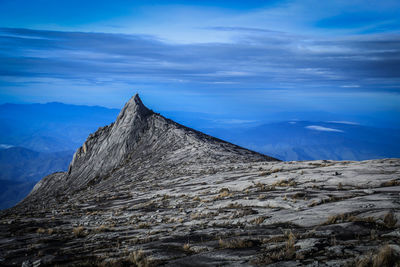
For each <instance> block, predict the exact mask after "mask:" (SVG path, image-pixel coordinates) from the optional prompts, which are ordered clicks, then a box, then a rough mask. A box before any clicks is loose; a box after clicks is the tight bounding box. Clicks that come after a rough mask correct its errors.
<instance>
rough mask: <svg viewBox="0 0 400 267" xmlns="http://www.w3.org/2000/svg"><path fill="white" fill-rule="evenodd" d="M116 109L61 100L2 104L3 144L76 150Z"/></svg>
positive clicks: (109, 121)
mask: <svg viewBox="0 0 400 267" xmlns="http://www.w3.org/2000/svg"><path fill="white" fill-rule="evenodd" d="M117 114H118V110H117V109H108V108H104V107H98V106H77V105H67V104H62V103H56V102H54V103H47V104H3V105H0V129H1V131H0V144H4V145H13V146H18V147H25V148H28V149H32V150H35V151H40V152H56V151H66V150H75V149H76V148H78V147H79V146H80V145H81V144H82V142H83V141H84V140H85V139H86V137H87V135H88V134H89V133H90V132H93V131H95V130H96V129H97V128H99V127H100V126H104V125H107V124H109V123H111V122H112V121H113V120H114V119H115V117H116V116H117Z"/></svg>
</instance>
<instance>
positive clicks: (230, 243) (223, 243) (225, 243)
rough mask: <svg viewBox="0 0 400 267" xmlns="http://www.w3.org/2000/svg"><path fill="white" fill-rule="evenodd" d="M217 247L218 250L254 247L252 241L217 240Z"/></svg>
mask: <svg viewBox="0 0 400 267" xmlns="http://www.w3.org/2000/svg"><path fill="white" fill-rule="evenodd" d="M218 243H219V247H220V248H231V249H240V248H251V247H253V246H254V242H253V241H252V240H245V239H228V240H224V239H219V242H218Z"/></svg>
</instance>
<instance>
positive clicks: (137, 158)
mask: <svg viewBox="0 0 400 267" xmlns="http://www.w3.org/2000/svg"><path fill="white" fill-rule="evenodd" d="M265 160H266V161H269V160H276V159H274V158H271V157H268V156H265V155H262V154H259V153H256V152H253V151H250V150H247V149H244V148H241V147H239V146H236V145H233V144H231V143H228V142H225V141H222V140H219V139H217V138H214V137H211V136H208V135H206V134H203V133H201V132H199V131H196V130H193V129H190V128H188V127H185V126H183V125H180V124H178V123H176V122H174V121H172V120H169V119H166V118H164V117H163V116H161V115H160V114H157V113H154V112H153V111H152V110H150V109H148V108H147V107H146V106H145V105H144V104H143V103H142V101H141V99H140V97H139V95H138V94H136V95H135V96H133V97H132V98H131V99H130V100H129V101H128V102H127V103H126V104H125V106H124V107H123V108H122V110H121V112H120V113H119V115H118V117H117V119H116V121H115V122H114V123H111V124H110V125H108V126H105V127H101V128H99V129H98V130H97V131H96V132H95V133H93V134H90V135H89V137H88V138H87V140H86V141H85V142H84V143H83V145H82V146H81V147H80V148H78V149H77V151H76V152H75V154H74V156H73V159H72V161H71V163H70V166H69V169H68V173H66V174H65V177H63V178H58V179H60V180H62V181H60V182H58V183H57V184H59V185H58V186H57V188H53V190H52V191H58V192H73V191H76V190H82V189H83V188H86V187H87V186H88V185H96V184H99V183H101V182H102V181H104V180H107V179H108V178H109V177H111V176H113V175H115V172H116V171H120V172H121V173H123V175H122V174H121V175H120V176H123V177H128V176H129V174H127V173H129V172H134V171H136V170H137V169H140V168H143V167H148V166H158V167H160V168H161V169H163V168H164V169H169V168H172V166H178V165H183V164H189V163H196V164H210V163H213V162H214V163H215V162H238V161H240V162H252V161H265ZM116 179H117V178H116ZM118 179H119V180H120V178H118ZM44 183H45V181H42V182H40V183H39V185H37V186H36V187H35V188H34V190H33V193H34V192H36V191H38V189H39V188H40V187H41V184H44ZM39 191H40V190H39ZM31 195H32V194H31Z"/></svg>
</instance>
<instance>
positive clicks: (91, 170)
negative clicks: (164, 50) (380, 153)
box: [0, 96, 400, 266]
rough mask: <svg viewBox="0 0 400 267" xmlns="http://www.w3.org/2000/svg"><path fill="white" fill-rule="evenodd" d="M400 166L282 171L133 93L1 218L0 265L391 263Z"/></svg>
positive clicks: (399, 208) (286, 165)
mask: <svg viewBox="0 0 400 267" xmlns="http://www.w3.org/2000/svg"><path fill="white" fill-rule="evenodd" d="M399 226H400V159H381V160H369V161H362V162H350V161H340V162H337V161H325V160H320V161H304V162H280V161H277V160H275V159H274V158H271V157H268V156H264V155H261V154H258V153H255V152H252V151H249V150H246V149H244V148H241V147H238V146H235V145H233V144H230V143H227V142H224V141H221V140H219V139H216V138H213V137H210V136H208V135H205V134H202V133H200V132H197V131H195V130H192V129H189V128H187V127H184V126H182V125H179V124H177V123H175V122H173V121H171V120H168V119H166V118H164V117H162V116H161V115H159V114H156V113H154V112H153V111H151V110H149V109H147V108H146V107H145V106H144V105H143V104H142V102H141V101H140V98H139V97H138V96H135V97H133V98H132V99H131V100H130V101H129V102H128V103H127V104H126V105H125V107H124V108H123V110H122V111H121V113H120V115H119V116H118V118H117V120H116V122H115V123H113V124H111V125H109V126H106V127H104V128H100V129H99V130H98V131H97V132H96V133H94V134H92V135H90V136H89V138H88V139H87V141H86V142H85V143H84V144H83V145H82V147H81V148H79V149H78V150H77V152H76V153H75V155H74V159H73V161H72V162H71V165H70V168H69V171H68V172H67V173H55V174H52V175H49V176H47V177H45V178H43V179H42V180H41V181H40V182H39V183H38V184H37V185H36V186H35V188H34V189H33V190H32V192H31V194H30V195H29V196H28V197H27V198H26V199H25V200H23V201H22V202H21V203H19V204H18V205H17V206H16V207H14V208H12V209H9V210H5V211H2V212H1V213H0V265H1V266H71V265H72V266H153V265H154V266H224V265H226V266H264V265H269V266H354V265H358V266H373V264H375V266H395V264H400V263H399V259H400V247H399V236H400V234H399V232H400V228H399Z"/></svg>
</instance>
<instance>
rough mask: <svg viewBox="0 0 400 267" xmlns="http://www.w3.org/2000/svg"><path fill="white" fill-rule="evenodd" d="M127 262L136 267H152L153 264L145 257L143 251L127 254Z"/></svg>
mask: <svg viewBox="0 0 400 267" xmlns="http://www.w3.org/2000/svg"><path fill="white" fill-rule="evenodd" d="M128 259H129V262H130V263H132V264H133V266H136V267H151V266H153V262H152V261H151V259H150V257H148V256H146V254H145V253H144V252H143V250H138V251H133V252H132V253H130V254H129V257H128Z"/></svg>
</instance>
